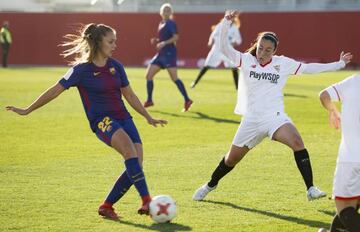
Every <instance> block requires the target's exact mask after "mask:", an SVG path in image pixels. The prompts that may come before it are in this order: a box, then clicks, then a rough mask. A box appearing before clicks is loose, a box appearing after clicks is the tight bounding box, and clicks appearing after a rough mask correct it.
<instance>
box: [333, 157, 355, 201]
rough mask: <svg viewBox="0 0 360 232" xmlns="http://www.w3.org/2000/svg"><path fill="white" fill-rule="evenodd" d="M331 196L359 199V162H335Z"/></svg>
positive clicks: (340, 198) (338, 198) (342, 198)
mask: <svg viewBox="0 0 360 232" xmlns="http://www.w3.org/2000/svg"><path fill="white" fill-rule="evenodd" d="M333 198H335V199H337V200H353V199H360V163H350V162H347V163H337V164H336V169H335V174H334V187H333Z"/></svg>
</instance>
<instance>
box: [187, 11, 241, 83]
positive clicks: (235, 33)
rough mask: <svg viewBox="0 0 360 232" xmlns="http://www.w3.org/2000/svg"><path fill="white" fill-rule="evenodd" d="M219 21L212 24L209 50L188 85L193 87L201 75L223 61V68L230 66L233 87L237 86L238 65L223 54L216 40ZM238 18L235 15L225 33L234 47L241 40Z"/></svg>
mask: <svg viewBox="0 0 360 232" xmlns="http://www.w3.org/2000/svg"><path fill="white" fill-rule="evenodd" d="M220 22H221V21H220ZM220 22H219V23H218V24H216V25H214V26H212V30H213V31H212V33H211V34H210V37H209V41H208V46H209V47H211V50H210V52H209V53H208V55H207V57H206V60H205V64H204V67H203V68H202V69H201V70H200V73H199V74H198V76H197V77H196V80H195V81H194V82H192V83H191V85H190V87H191V88H195V86H196V85H197V84H198V83H199V81H200V80H201V78H202V76H203V75H204V74H205V73H206V72H207V71H208V70H209V69H210V68H216V67H218V66H219V65H220V64H221V62H223V64H224V66H225V68H231V71H232V74H233V78H234V84H235V88H236V89H237V87H238V79H239V71H238V67H236V66H235V65H234V64H233V62H231V61H230V60H229V59H228V58H226V56H224V55H223V54H222V53H221V51H220V47H219V44H218V43H217V41H218V40H219V36H220ZM239 29H240V19H239V17H236V18H235V19H234V21H233V22H232V23H231V25H230V28H229V31H228V34H227V38H228V40H227V42H228V43H229V44H231V46H233V47H236V46H240V44H241V42H242V38H241V34H240V30H239Z"/></svg>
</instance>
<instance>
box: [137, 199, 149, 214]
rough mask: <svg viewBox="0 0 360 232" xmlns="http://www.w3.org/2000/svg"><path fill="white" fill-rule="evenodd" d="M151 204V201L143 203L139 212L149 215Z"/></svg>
mask: <svg viewBox="0 0 360 232" xmlns="http://www.w3.org/2000/svg"><path fill="white" fill-rule="evenodd" d="M149 205H150V201H149V202H147V203H145V204H143V205H142V206H141V207H140V208H139V209H138V214H140V215H142V214H146V215H149V211H150V209H149Z"/></svg>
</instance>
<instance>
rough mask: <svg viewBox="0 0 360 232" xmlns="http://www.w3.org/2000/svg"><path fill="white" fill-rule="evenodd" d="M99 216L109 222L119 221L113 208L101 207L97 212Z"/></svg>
mask: <svg viewBox="0 0 360 232" xmlns="http://www.w3.org/2000/svg"><path fill="white" fill-rule="evenodd" d="M98 213H99V215H101V216H103V217H104V218H108V219H111V220H115V221H116V220H119V219H120V217H119V216H118V215H117V214H116V213H115V211H114V208H113V207H112V206H107V205H101V206H100V207H99V210H98Z"/></svg>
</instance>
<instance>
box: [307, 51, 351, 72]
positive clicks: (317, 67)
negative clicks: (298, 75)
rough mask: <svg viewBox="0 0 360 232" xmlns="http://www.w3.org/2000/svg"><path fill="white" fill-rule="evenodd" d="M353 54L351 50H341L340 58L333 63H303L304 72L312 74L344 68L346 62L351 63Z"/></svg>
mask: <svg viewBox="0 0 360 232" xmlns="http://www.w3.org/2000/svg"><path fill="white" fill-rule="evenodd" d="M352 57H353V55H352V54H351V53H350V52H346V53H344V52H341V54H340V60H339V61H337V62H333V63H327V64H319V63H309V64H303V70H302V73H307V74H312V73H320V72H329V71H336V70H339V69H342V68H344V67H345V66H346V64H348V63H350V61H351V59H352Z"/></svg>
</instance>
